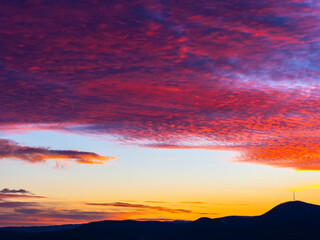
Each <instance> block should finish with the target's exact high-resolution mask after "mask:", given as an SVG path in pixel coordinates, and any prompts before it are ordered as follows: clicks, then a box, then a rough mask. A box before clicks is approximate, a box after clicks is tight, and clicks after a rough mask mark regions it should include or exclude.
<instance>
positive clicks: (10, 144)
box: [0, 139, 115, 193]
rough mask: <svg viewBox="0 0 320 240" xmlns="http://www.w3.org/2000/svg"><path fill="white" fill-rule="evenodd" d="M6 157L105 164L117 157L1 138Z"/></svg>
mask: <svg viewBox="0 0 320 240" xmlns="http://www.w3.org/2000/svg"><path fill="white" fill-rule="evenodd" d="M4 158H14V159H19V160H22V161H25V162H29V163H38V162H45V161H47V160H49V159H62V160H67V161H70V160H73V161H75V162H76V163H80V164H104V163H105V162H108V161H110V160H113V159H115V157H107V156H100V155H98V154H96V153H93V152H81V151H77V150H52V149H49V148H43V147H28V146H22V145H19V144H18V143H16V142H14V141H10V140H5V139H0V159H4ZM15 191H16V192H15ZM19 191H20V192H19ZM21 191H22V190H11V193H23V192H21ZM0 193H10V190H8V189H3V190H2V191H1V192H0Z"/></svg>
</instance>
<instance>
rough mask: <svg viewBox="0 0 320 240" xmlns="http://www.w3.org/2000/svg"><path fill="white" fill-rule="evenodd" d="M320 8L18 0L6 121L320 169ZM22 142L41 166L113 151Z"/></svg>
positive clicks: (5, 25) (2, 40)
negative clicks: (221, 151)
mask: <svg viewBox="0 0 320 240" xmlns="http://www.w3.org/2000/svg"><path fill="white" fill-rule="evenodd" d="M319 16H320V5H319V3H317V2H315V1H313V2H308V3H306V2H305V1H290V0H284V1H269V0H262V1H240V0H232V1H215V0H214V1H204V0H200V1H189V2H188V3H186V2H185V1H170V2H167V3H166V4H164V3H162V2H161V1H159V2H158V3H157V4H154V3H152V4H150V3H149V2H148V1H144V0H141V1H124V2H119V3H118V2H117V3H116V2H112V1H107V2H99V1H96V2H88V1H84V0H80V1H78V2H77V4H76V5H74V4H72V5H71V4H69V3H67V2H66V1H62V0H58V1H54V2H50V3H48V2H45V1H37V3H34V2H32V1H28V2H24V3H23V4H22V3H20V2H19V1H10V2H6V3H4V5H3V7H2V8H1V9H0V20H1V21H0V28H1V29H2V35H1V36H0V52H1V53H2V58H1V59H0V98H1V105H0V112H1V113H2V114H1V115H0V127H1V128H5V127H6V126H18V127H21V126H23V125H28V124H34V125H41V126H45V125H50V127H51V128H52V126H54V127H56V129H65V130H69V131H76V132H81V133H99V134H112V135H114V136H116V137H118V139H119V140H120V141H125V142H129V143H134V144H138V145H148V146H158V147H160V146H162V147H174V146H176V147H180V148H208V149H227V150H237V151H241V152H242V153H243V159H242V160H243V161H249V162H255V163H262V164H268V165H273V166H281V167H294V168H299V169H318V166H317V164H318V162H319V160H318V158H317V157H316V156H317V149H318V146H319V144H318V140H317V138H316V137H314V136H313V135H312V134H311V133H312V132H315V131H317V129H319V127H320V122H319V121H318V119H319V114H320V104H319V103H320V101H319V100H320V99H319V98H320V96H319V90H320V85H319V83H318V79H319V73H320V69H319V66H318V63H319V61H320V59H319V55H320V50H319V49H320V42H319V34H320V30H319V24H318V22H319V20H320V19H319ZM54 127H53V128H54ZM288 133H290V134H289V135H288ZM1 144H4V143H3V142H2V143H1ZM9 145H10V144H9ZM13 145H14V146H16V145H15V144H13ZM17 148H19V149H20V150H19V151H22V150H23V151H24V156H23V158H24V159H27V161H30V162H37V161H45V160H46V159H49V158H66V159H73V160H75V161H77V162H79V163H97V162H98V163H101V162H103V161H106V160H108V159H109V158H108V157H106V158H104V157H101V156H99V155H97V154H94V153H84V152H76V151H55V150H48V149H44V148H28V147H20V146H19V147H17ZM295 149H300V150H301V151H296V150H295ZM27 152H28V153H27ZM286 153H287V154H286ZM3 156H6V157H7V155H5V154H3ZM21 156H22V155H21V154H20V155H15V156H13V157H16V158H20V157H21ZM25 156H26V158H25Z"/></svg>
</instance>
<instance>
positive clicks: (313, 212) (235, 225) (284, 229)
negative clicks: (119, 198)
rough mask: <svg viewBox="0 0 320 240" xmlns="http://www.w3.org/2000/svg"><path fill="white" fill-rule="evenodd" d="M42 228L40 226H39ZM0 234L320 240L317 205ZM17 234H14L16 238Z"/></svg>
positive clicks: (28, 238)
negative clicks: (248, 214)
mask: <svg viewBox="0 0 320 240" xmlns="http://www.w3.org/2000/svg"><path fill="white" fill-rule="evenodd" d="M40 228H41V227H40ZM12 230H13V229H11V231H8V229H2V230H1V231H0V239H1V240H9V239H11V240H53V239H59V240H67V239H68V240H75V239H77V240H100V239H101V240H102V239H107V240H108V239H110V240H209V239H210V240H215V239H217V240H220V239H221V240H231V239H232V240H234V239H244V240H267V239H268V240H269V239H272V240H285V239H290V240H298V239H303V240H320V206H318V205H314V204H309V203H305V202H300V201H293V202H286V203H282V204H280V205H278V206H276V207H274V208H272V209H271V210H270V211H268V212H266V213H265V214H263V215H260V216H254V217H243V216H229V217H222V218H215V219H210V218H200V219H198V220H196V221H192V222H184V221H174V222H157V221H133V220H125V221H100V222H92V223H88V224H83V225H79V226H74V227H72V228H66V229H63V228H62V229H59V228H57V230H56V231H52V228H51V231H50V232H46V231H42V232H41V230H40V232H39V229H38V232H32V231H29V232H25V233H26V234H25V235H23V234H21V231H20V232H19V234H17V231H12ZM15 234H16V235H15Z"/></svg>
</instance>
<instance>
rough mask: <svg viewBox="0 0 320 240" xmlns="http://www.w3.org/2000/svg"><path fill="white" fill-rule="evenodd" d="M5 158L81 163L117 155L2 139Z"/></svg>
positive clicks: (0, 149)
mask: <svg viewBox="0 0 320 240" xmlns="http://www.w3.org/2000/svg"><path fill="white" fill-rule="evenodd" d="M4 158H14V159H19V160H22V161H26V162H29V163H38V162H45V161H47V160H49V159H63V160H73V161H75V162H76V163H79V164H104V163H105V162H108V161H110V160H114V159H116V158H115V157H109V156H100V155H98V154H96V153H93V152H81V151H77V150H51V149H48V148H42V147H28V146H21V145H19V144H17V143H16V142H13V141H10V140H6V139H0V159H4Z"/></svg>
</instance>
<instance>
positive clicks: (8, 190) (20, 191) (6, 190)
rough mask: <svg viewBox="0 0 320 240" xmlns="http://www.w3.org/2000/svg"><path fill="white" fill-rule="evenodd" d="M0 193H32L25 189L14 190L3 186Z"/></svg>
mask: <svg viewBox="0 0 320 240" xmlns="http://www.w3.org/2000/svg"><path fill="white" fill-rule="evenodd" d="M0 193H23V194H30V195H33V193H31V192H29V191H27V190H25V189H19V190H16V189H9V188H4V189H2V190H1V191H0Z"/></svg>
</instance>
